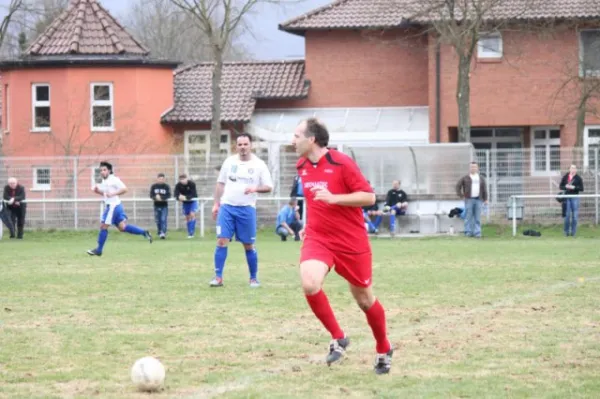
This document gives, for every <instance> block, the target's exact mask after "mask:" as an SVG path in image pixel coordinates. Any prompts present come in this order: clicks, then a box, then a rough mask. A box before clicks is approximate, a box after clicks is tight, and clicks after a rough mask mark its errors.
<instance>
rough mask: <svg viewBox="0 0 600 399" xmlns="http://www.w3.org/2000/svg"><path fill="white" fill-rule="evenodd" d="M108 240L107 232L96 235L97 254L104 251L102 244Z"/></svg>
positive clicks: (103, 231) (102, 231) (101, 231)
mask: <svg viewBox="0 0 600 399" xmlns="http://www.w3.org/2000/svg"><path fill="white" fill-rule="evenodd" d="M107 238H108V230H100V232H99V233H98V248H96V250H97V251H98V252H99V253H102V250H103V249H104V244H105V243H106V239H107Z"/></svg>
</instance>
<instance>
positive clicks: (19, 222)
mask: <svg viewBox="0 0 600 399" xmlns="http://www.w3.org/2000/svg"><path fill="white" fill-rule="evenodd" d="M4 201H6V202H5V204H6V207H7V209H8V211H9V212H10V219H11V221H12V224H13V226H16V228H17V239H20V240H21V239H23V229H24V226H25V213H26V210H27V204H25V203H24V202H23V201H25V187H23V186H22V185H20V184H19V182H18V181H17V179H16V178H14V177H11V178H9V179H8V184H7V185H6V186H5V187H4Z"/></svg>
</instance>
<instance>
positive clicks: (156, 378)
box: [131, 356, 165, 392]
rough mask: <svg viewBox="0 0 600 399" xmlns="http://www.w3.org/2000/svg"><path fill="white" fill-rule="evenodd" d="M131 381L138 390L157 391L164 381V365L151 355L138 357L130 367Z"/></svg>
mask: <svg viewBox="0 0 600 399" xmlns="http://www.w3.org/2000/svg"><path fill="white" fill-rule="evenodd" d="M131 381H132V382H133V383H134V384H135V386H136V387H137V388H138V389H139V390H140V391H146V392H150V391H157V390H159V389H160V388H161V387H162V386H163V384H164V382H165V366H163V364H162V363H161V362H160V361H159V360H158V359H156V358H154V357H152V356H147V357H143V358H141V359H138V360H136V362H135V363H134V365H133V367H132V368H131Z"/></svg>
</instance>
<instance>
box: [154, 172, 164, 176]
mask: <svg viewBox="0 0 600 399" xmlns="http://www.w3.org/2000/svg"><path fill="white" fill-rule="evenodd" d="M156 177H165V174H164V173H162V172H161V173H159V174H158V175H157V176H156Z"/></svg>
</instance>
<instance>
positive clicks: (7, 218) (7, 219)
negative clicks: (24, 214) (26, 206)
mask: <svg viewBox="0 0 600 399" xmlns="http://www.w3.org/2000/svg"><path fill="white" fill-rule="evenodd" d="M0 220H2V223H4V225H5V226H6V227H7V228H8V230H9V231H10V236H11V238H13V237H14V236H15V225H14V224H13V222H12V220H11V215H10V211H9V210H8V209H6V208H2V210H0Z"/></svg>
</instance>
